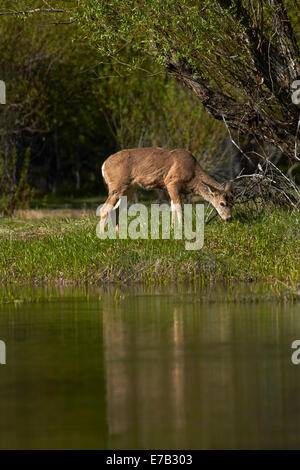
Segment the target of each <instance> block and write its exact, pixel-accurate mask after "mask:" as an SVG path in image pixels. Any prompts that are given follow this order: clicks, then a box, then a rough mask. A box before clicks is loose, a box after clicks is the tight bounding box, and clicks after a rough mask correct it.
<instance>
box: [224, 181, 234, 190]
mask: <svg viewBox="0 0 300 470" xmlns="http://www.w3.org/2000/svg"><path fill="white" fill-rule="evenodd" d="M232 188H233V184H232V181H228V183H226V186H225V191H226V193H231V192H232Z"/></svg>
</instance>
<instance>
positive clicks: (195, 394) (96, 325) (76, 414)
mask: <svg viewBox="0 0 300 470" xmlns="http://www.w3.org/2000/svg"><path fill="white" fill-rule="evenodd" d="M221 293H222V289H219V290H217V291H215V293H214V292H211V293H208V292H206V291H199V292H197V291H196V292H190V293H189V294H184V293H182V292H178V291H177V292H176V293H175V292H174V293H173V294H170V293H165V292H164V291H162V290H161V291H152V292H151V294H147V293H146V292H145V291H143V290H139V291H136V292H129V291H128V292H127V293H126V291H125V292H121V293H120V295H116V292H115V289H114V291H113V292H104V291H101V292H97V293H95V295H91V296H89V293H88V292H85V293H84V297H80V295H79V294H78V295H77V296H73V297H72V298H61V299H56V298H55V296H57V293H56V294H55V295H54V296H53V298H52V301H51V302H44V301H40V302H39V303H18V302H17V303H15V304H8V305H2V306H0V339H3V340H5V342H6V345H7V364H6V365H5V366H0V416H1V419H0V448H116V449H121V448H128V449H134V448H145V449H170V448H179V449H183V448H185V449H189V448H207V449H211V448H234V449H239V448H299V446H300V427H299V424H300V402H299V400H298V397H299V392H300V366H295V365H292V363H291V343H292V341H293V340H295V339H300V315H299V307H298V306H297V305H292V304H287V305H282V304H277V303H272V302H258V303H256V302H255V303H226V302H219V301H218V302H211V301H209V299H213V298H214V294H215V298H216V297H217V296H220V295H221ZM10 295H11V294H10ZM33 295H37V292H36V291H35V292H33ZM38 295H39V296H40V298H43V297H44V296H45V295H46V294H45V292H43V291H39V293H38ZM48 295H49V292H48ZM223 295H224V297H226V296H227V295H228V290H226V289H224V294H223ZM203 297H205V298H206V300H205V301H203Z"/></svg>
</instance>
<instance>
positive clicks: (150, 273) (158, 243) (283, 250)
mask: <svg viewBox="0 0 300 470" xmlns="http://www.w3.org/2000/svg"><path fill="white" fill-rule="evenodd" d="M29 216H31V215H30V214H29ZM32 217H33V216H32ZM97 222H98V219H97V218H96V217H95V216H94V215H91V214H81V215H80V216H79V217H78V218H75V217H63V218H61V217H58V216H56V217H50V216H49V214H48V216H47V217H46V218H35V219H34V218H29V219H24V218H23V217H22V218H21V217H16V218H14V219H0V282H1V283H2V284H4V285H5V284H8V283H16V284H39V285H42V284H47V283H51V284H65V285H67V284H83V283H89V284H91V285H97V284H98V285H99V284H101V283H104V282H113V281H114V282H115V281H120V282H122V283H128V282H131V281H141V282H143V283H157V284H166V283H168V282H169V281H174V280H176V281H177V280H179V281H185V280H188V281H196V282H201V283H206V282H207V281H218V280H226V281H227V280H238V281H257V280H260V281H262V280H263V281H266V282H269V283H270V284H272V286H273V287H274V288H275V289H276V288H277V287H278V288H279V286H284V285H285V286H288V288H290V289H291V290H293V291H295V292H297V290H298V289H299V282H300V274H299V272H300V238H299V233H300V230H299V229H300V217H299V214H295V213H294V214H290V213H286V212H283V211H279V210H276V211H274V210H273V211H268V212H264V213H263V214H262V215H261V216H259V217H257V219H256V220H251V221H245V220H241V219H238V218H235V219H234V220H233V221H232V222H230V223H227V224H226V223H223V222H222V221H221V220H220V219H219V218H216V219H214V220H213V221H212V222H211V224H209V225H208V226H207V227H206V228H205V235H204V237H205V240H204V246H203V248H202V249H201V250H199V251H187V250H185V246H184V243H185V242H184V241H182V240H99V239H98V238H97V236H96V224H97ZM276 286H277V287H276Z"/></svg>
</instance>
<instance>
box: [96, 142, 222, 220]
mask: <svg viewBox="0 0 300 470" xmlns="http://www.w3.org/2000/svg"><path fill="white" fill-rule="evenodd" d="M102 173H103V177H104V180H105V182H106V184H107V186H108V192H109V194H108V198H107V200H106V203H105V207H106V209H103V210H102V213H101V218H105V219H106V217H107V214H108V212H109V211H110V210H111V206H114V205H115V204H116V203H117V201H118V199H119V198H120V196H122V195H126V194H130V193H132V192H134V191H135V190H136V189H137V188H138V187H142V188H144V189H148V190H150V189H166V190H167V191H168V193H169V196H170V198H171V201H172V203H173V205H174V206H175V207H176V208H175V211H176V212H177V213H178V217H179V218H180V212H181V208H180V205H181V199H180V196H181V194H188V193H196V194H200V195H201V196H202V197H203V198H204V199H205V200H207V201H209V202H211V203H212V204H213V205H214V207H215V208H216V209H217V211H218V212H219V214H220V216H221V217H222V218H223V219H224V220H227V219H229V218H230V217H231V192H230V185H227V186H226V188H225V189H224V188H223V187H222V186H221V185H219V184H218V183H217V182H216V181H215V180H214V179H213V178H211V177H210V176H209V175H208V174H207V173H206V172H205V171H204V170H203V168H202V167H201V166H200V165H199V163H198V162H197V160H196V159H195V157H194V156H193V155H192V154H191V152H189V151H187V150H183V149H175V150H168V149H164V148H152V147H149V148H135V149H127V150H121V151H120V152H117V153H115V154H113V155H111V156H110V157H108V158H107V160H106V161H105V162H104V164H103V166H102ZM178 211H179V212H178ZM104 222H105V221H104Z"/></svg>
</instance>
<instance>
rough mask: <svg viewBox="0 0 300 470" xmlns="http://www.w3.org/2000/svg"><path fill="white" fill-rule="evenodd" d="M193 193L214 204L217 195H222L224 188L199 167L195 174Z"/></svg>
mask: <svg viewBox="0 0 300 470" xmlns="http://www.w3.org/2000/svg"><path fill="white" fill-rule="evenodd" d="M193 191H194V192H195V193H197V194H200V196H202V197H203V199H205V200H206V201H209V202H211V203H213V202H214V200H215V197H216V195H218V194H220V193H222V192H223V191H224V188H223V187H222V186H221V185H220V184H219V183H217V181H215V180H214V179H213V178H212V177H211V176H209V175H208V174H207V173H206V172H205V171H204V170H203V169H202V168H201V167H200V165H199V167H197V169H196V172H195V178H194V181H193Z"/></svg>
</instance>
